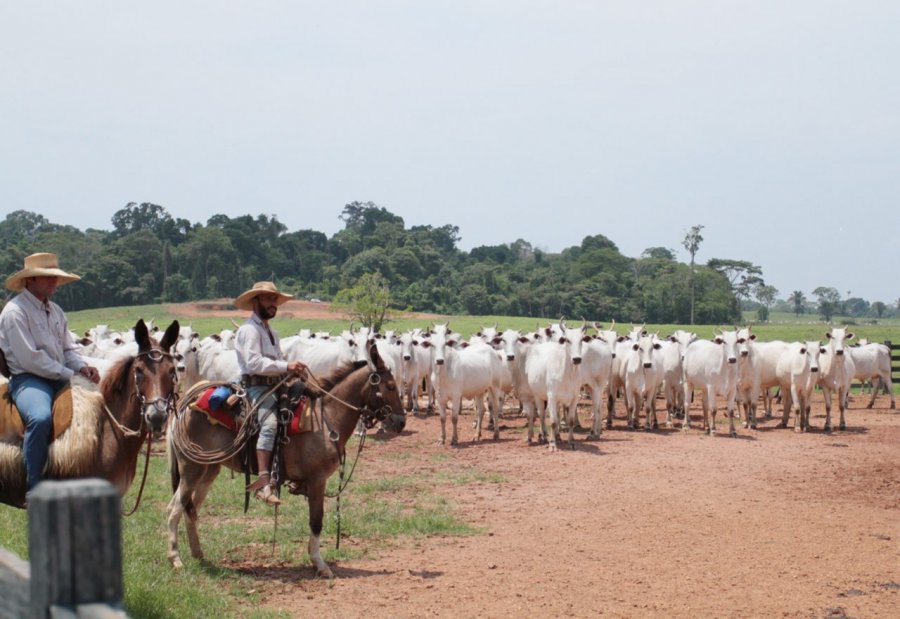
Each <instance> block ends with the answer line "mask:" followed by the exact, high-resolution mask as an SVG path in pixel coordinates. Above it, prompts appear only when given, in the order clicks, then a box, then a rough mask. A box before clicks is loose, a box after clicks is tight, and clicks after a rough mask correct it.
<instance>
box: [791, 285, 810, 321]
mask: <svg viewBox="0 0 900 619" xmlns="http://www.w3.org/2000/svg"><path fill="white" fill-rule="evenodd" d="M788 303H790V304H791V305H793V306H794V315H795V316H797V317H798V318H799V317H800V314H802V313H804V312H805V311H806V295H805V294H803V292H802V291H800V290H795V291H794V292H792V293H791V296H789V297H788Z"/></svg>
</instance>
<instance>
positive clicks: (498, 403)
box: [490, 391, 506, 441]
mask: <svg viewBox="0 0 900 619" xmlns="http://www.w3.org/2000/svg"><path fill="white" fill-rule="evenodd" d="M490 395H492V396H493V400H494V402H495V404H494V409H493V410H492V411H491V420H492V421H493V422H494V427H493V428H490V429H491V430H493V431H494V440H495V441H499V440H500V412H501V411H502V410H503V399H504V398H505V397H506V395H505V394H503V393H501V394H499V395H498V394H497V393H496V392H494V391H491V392H490Z"/></svg>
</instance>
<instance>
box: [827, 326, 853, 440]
mask: <svg viewBox="0 0 900 619" xmlns="http://www.w3.org/2000/svg"><path fill="white" fill-rule="evenodd" d="M825 337H827V338H828V343H827V344H826V346H825V352H823V353H822V354H821V358H820V359H821V360H820V362H819V370H820V371H819V386H820V387H822V394H823V395H824V396H825V431H826V432H831V392H832V391H833V392H835V393H837V396H838V408H839V409H840V411H841V422H840V426H839V428H840V429H841V430H845V429H846V428H847V424H846V423H845V421H844V409H845V408H846V403H847V394H848V393H849V392H850V385H851V384H852V383H853V375H854V373H855V369H854V366H853V359H852V358H851V357H850V355H849V354H845V353H846V351H847V350H848V349H849V346H847V344H846V342H848V341H849V340H852V339H853V334H852V333H849V332H848V331H847V330H846V329H844V328H843V327H833V328H832V329H831V331H829V332H827V333H826V334H825Z"/></svg>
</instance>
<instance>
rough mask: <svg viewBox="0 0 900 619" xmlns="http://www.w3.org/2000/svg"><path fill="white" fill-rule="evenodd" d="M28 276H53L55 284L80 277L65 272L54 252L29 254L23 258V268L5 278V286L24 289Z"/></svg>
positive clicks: (61, 283)
mask: <svg viewBox="0 0 900 619" xmlns="http://www.w3.org/2000/svg"><path fill="white" fill-rule="evenodd" d="M28 277H55V278H57V280H56V285H57V286H62V285H63V284H68V283H69V282H74V281H77V280H79V279H81V277H80V276H78V275H75V274H73V273H66V272H65V271H63V270H62V269H60V268H59V259H58V258H57V257H56V254H46V253H42V254H31V255H30V256H28V257H27V258H25V268H24V269H22V270H21V271H19V272H17V273H13V274H12V275H10V276H9V277H7V278H6V287H7V288H8V289H9V290H12V291H13V292H22V291H23V290H25V279H26V278H28Z"/></svg>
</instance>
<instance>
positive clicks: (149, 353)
mask: <svg viewBox="0 0 900 619" xmlns="http://www.w3.org/2000/svg"><path fill="white" fill-rule="evenodd" d="M140 357H147V358H148V359H150V360H151V361H153V362H154V363H160V362H161V361H162V360H163V358H164V357H168V358H170V359H174V355H172V354H171V353H167V352H166V351H164V350H162V349H161V348H151V349H150V350H145V351H143V352H139V353H138V354H137V355H136V356H135V359H138V358H140ZM177 389H178V386H177V385H176V386H175V389H173V390H172V392H171V393H170V394H169V395H167V396H166V397H165V398H155V399H153V400H150V402H147V398H145V397H144V394H143V393H141V392H140V390H138V379H137V369H135V370H134V394H135V395H136V396H137V399H138V401H140V403H141V425H139V426H138V429H137V430H136V431H135V430H129V431H128V433H127V434H131V435H132V436H134V435H140V434H141V430H142V429H143V427H144V418H145V417H146V416H147V412H146V411H147V406H153V408H154V409H155V410H157V411H161V410H165V412H166V417H167V418H168V416H169V415H171V414H174V412H175V401H176V399H177V395H176V393H175V392H176V391H177ZM160 402H162V403H163V404H164V405H165V408H162V407H161V406H160ZM104 408H105V407H104ZM106 412H107V413H110V411H109V409H108V408H107V409H106ZM110 418H112V420H113V421H115V422H116V425H118V426H119V429H120V430H122V432H123V434H124V433H125V430H126V428H125V427H124V426H122V424H120V423H119V422H118V421H117V420H116V418H115V417H113V416H112V413H110ZM147 425H148V430H147V447H146V449H147V452H146V457H145V458H144V474H143V475H142V476H141V487H140V488H139V489H138V495H137V498H136V499H135V501H134V507H132V508H131V511H129V512H125V511H124V510H123V511H122V512H121V513H122V515H123V516H131V515H132V514H133V513H134V512H136V511H137V508H138V507H139V506H140V504H141V497H142V496H143V495H144V484H146V483H147V471H148V469H149V468H150V445H151V443H152V441H153V433H152V432H150V430H149V422H148V423H147Z"/></svg>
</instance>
